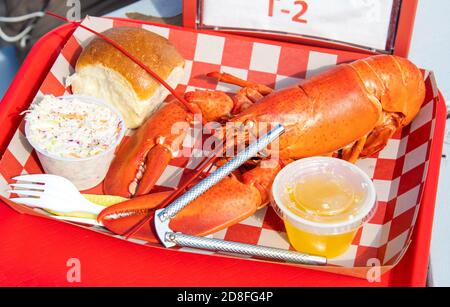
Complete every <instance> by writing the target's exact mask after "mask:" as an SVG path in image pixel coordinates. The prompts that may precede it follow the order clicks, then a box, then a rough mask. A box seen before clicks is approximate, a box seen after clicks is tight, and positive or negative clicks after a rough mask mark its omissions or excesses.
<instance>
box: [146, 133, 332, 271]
mask: <svg viewBox="0 0 450 307" xmlns="http://www.w3.org/2000/svg"><path fill="white" fill-rule="evenodd" d="M283 132H284V127H283V126H282V125H278V126H276V127H275V128H274V129H273V130H272V131H270V132H269V133H267V134H266V135H264V136H262V137H261V138H259V139H258V140H256V141H255V142H254V143H252V144H251V145H250V146H248V147H247V148H246V149H245V150H243V151H241V152H240V153H239V154H237V155H236V157H234V158H233V159H232V160H230V161H229V162H227V163H226V164H224V165H223V166H222V167H220V168H219V169H217V170H216V171H215V172H213V173H212V174H211V175H209V176H208V177H206V178H205V179H203V180H202V181H200V182H199V183H198V184H197V185H195V186H194V187H193V188H191V189H190V190H189V191H187V192H186V193H185V194H183V195H182V196H180V197H179V198H177V199H176V200H174V201H173V202H172V203H171V204H170V205H169V206H167V207H166V208H164V209H159V210H156V212H155V218H154V222H155V228H156V233H157V235H158V237H159V239H160V241H161V242H162V243H163V244H164V246H165V247H173V246H182V247H192V248H199V249H205V250H212V251H222V252H231V253H237V254H243V255H250V256H257V257H262V258H268V259H274V260H282V261H286V262H290V263H300V264H309V265H325V264H326V263H327V259H326V258H324V257H320V256H312V255H308V254H303V253H299V252H295V251H288V250H283V249H278V248H271V247H265V246H259V245H253V244H244V243H238V242H231V241H225V240H218V239H212V238H207V237H197V236H191V235H185V234H182V233H175V232H173V231H172V230H171V229H170V227H169V222H170V220H171V219H172V218H173V217H174V216H176V215H177V213H178V212H180V211H181V210H182V209H183V208H184V207H186V206H187V205H188V204H189V203H191V202H192V201H194V200H195V199H196V198H198V197H199V196H200V195H202V194H203V193H205V192H206V191H207V190H208V189H210V188H211V187H212V186H214V185H215V184H217V183H218V182H219V181H221V180H222V179H224V178H225V177H226V176H228V175H229V174H231V173H232V172H233V171H234V170H236V169H237V168H238V167H240V166H241V165H242V164H244V163H245V161H247V160H248V159H250V158H251V157H254V156H255V155H256V154H257V153H258V152H259V151H261V150H263V149H264V148H265V147H266V146H267V145H269V144H270V143H272V142H273V141H274V140H275V139H276V138H278V137H279V136H280V135H281V134H282V133H283Z"/></svg>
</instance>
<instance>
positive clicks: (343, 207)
mask: <svg viewBox="0 0 450 307" xmlns="http://www.w3.org/2000/svg"><path fill="white" fill-rule="evenodd" d="M272 200H273V201H272V204H273V207H274V209H275V210H276V212H277V213H278V215H279V216H280V217H281V218H283V219H287V220H288V221H289V222H290V223H291V224H292V225H293V226H295V227H296V228H298V229H300V230H303V231H307V232H311V233H314V234H319V235H331V234H339V233H345V232H350V231H353V230H355V229H357V228H359V227H360V226H361V225H363V223H364V222H366V221H367V220H369V219H370V218H371V217H372V216H373V213H374V212H375V209H376V191H375V187H374V185H373V182H372V181H371V179H370V178H369V176H367V174H366V173H364V172H363V171H362V170H361V169H360V168H358V167H357V166H355V165H354V164H351V163H349V162H346V161H343V160H339V159H335V158H327V157H314V158H307V159H302V160H298V161H296V162H294V163H291V164H289V165H287V166H286V167H285V168H283V169H282V170H281V172H280V173H279V174H278V175H277V177H276V178H275V181H274V183H273V186H272Z"/></svg>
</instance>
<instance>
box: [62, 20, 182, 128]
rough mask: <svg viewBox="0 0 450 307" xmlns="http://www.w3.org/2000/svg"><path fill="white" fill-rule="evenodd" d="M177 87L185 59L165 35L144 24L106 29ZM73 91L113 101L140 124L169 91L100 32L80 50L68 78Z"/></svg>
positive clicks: (128, 123)
mask: <svg viewBox="0 0 450 307" xmlns="http://www.w3.org/2000/svg"><path fill="white" fill-rule="evenodd" d="M103 34H104V35H105V36H107V37H108V38H110V39H112V40H114V41H116V42H117V43H119V44H120V45H121V46H122V47H124V48H125V49H126V50H127V51H128V52H130V53H131V54H132V55H133V56H135V57H136V58H138V59H139V60H140V61H142V63H144V64H145V65H146V66H147V67H149V68H150V69H152V70H153V71H154V72H155V73H157V74H158V75H159V76H160V77H161V78H162V79H164V80H165V81H166V82H167V83H168V84H169V85H170V86H172V87H173V88H175V87H176V86H177V85H178V82H179V81H180V79H181V77H182V76H183V73H184V69H183V68H184V59H183V57H182V56H181V55H180V54H179V53H178V51H177V50H176V49H175V47H174V46H173V45H172V44H171V43H170V42H169V41H168V40H167V39H165V38H164V37H162V36H159V35H157V34H155V33H153V32H150V31H147V30H145V29H142V28H134V27H117V28H112V29H110V30H107V31H105V32H103ZM67 85H71V86H72V92H73V93H74V94H81V95H88V96H93V97H96V98H99V99H103V100H105V101H107V102H109V103H111V104H112V105H114V106H115V107H116V108H117V109H118V110H119V111H120V112H121V113H122V116H123V117H124V119H125V124H126V126H127V128H137V127H139V126H140V125H142V124H143V122H144V121H145V119H146V118H147V117H148V116H149V115H150V114H152V113H153V112H154V111H155V110H156V109H157V108H158V107H159V105H160V104H161V103H162V102H163V100H164V99H165V98H166V97H167V96H168V94H169V91H167V89H165V88H164V87H163V86H162V85H161V84H160V83H159V82H158V81H156V80H155V79H153V78H152V77H151V76H150V75H149V74H148V73H147V72H146V71H145V70H144V69H142V68H141V67H140V66H139V65H137V64H136V63H134V62H133V61H132V60H131V59H130V58H128V57H127V56H126V55H124V54H123V53H122V52H120V51H119V50H117V49H116V48H115V47H114V46H112V45H111V44H109V43H108V42H107V41H105V40H103V39H102V38H100V37H96V38H94V39H93V40H92V41H91V42H90V43H89V44H88V45H87V46H86V48H85V49H84V50H83V51H82V52H81V54H80V57H79V58H78V61H77V63H76V66H75V74H73V75H72V76H70V77H69V78H68V80H67Z"/></svg>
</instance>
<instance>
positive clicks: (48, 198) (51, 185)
mask: <svg viewBox="0 0 450 307" xmlns="http://www.w3.org/2000/svg"><path fill="white" fill-rule="evenodd" d="M13 179H14V180H16V181H18V182H20V183H12V184H10V186H11V187H13V188H14V189H11V190H9V191H8V192H9V193H13V194H17V195H19V196H20V197H17V198H10V200H12V201H14V202H16V203H19V204H23V205H26V206H29V207H32V208H41V209H46V210H51V211H55V212H60V213H70V212H85V213H90V214H95V215H97V214H99V213H100V212H101V211H102V210H103V209H105V207H104V206H100V205H97V204H94V203H92V202H90V201H89V200H87V199H86V198H84V197H83V195H81V193H80V192H79V191H78V189H77V188H76V187H75V186H74V185H73V183H72V182H70V181H69V180H68V179H66V178H64V177H61V176H56V175H49V174H39V175H22V176H17V177H14V178H13ZM55 217H56V216H55ZM58 219H65V220H70V221H74V222H75V221H78V222H84V223H85V224H87V223H89V222H90V221H89V219H80V218H71V217H67V218H66V217H62V216H58ZM89 224H92V225H99V223H97V222H96V221H94V220H92V222H91V223H89Z"/></svg>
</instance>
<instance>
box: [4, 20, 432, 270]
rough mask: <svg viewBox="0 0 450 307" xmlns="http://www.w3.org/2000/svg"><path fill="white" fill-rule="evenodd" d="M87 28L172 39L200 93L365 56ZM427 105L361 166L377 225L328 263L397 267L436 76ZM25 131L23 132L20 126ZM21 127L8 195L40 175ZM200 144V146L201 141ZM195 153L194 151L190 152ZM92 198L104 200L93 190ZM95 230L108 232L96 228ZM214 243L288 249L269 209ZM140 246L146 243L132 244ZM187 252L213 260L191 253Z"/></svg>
mask: <svg viewBox="0 0 450 307" xmlns="http://www.w3.org/2000/svg"><path fill="white" fill-rule="evenodd" d="M83 24H84V25H86V26H88V27H91V28H93V29H95V30H96V31H99V32H101V31H104V30H107V29H109V28H112V27H118V26H135V27H141V26H142V27H143V28H145V29H147V30H150V31H153V32H155V33H157V34H159V35H162V36H164V37H166V38H168V39H169V40H170V41H171V42H172V43H173V44H174V45H175V46H176V47H177V48H178V50H179V51H180V53H181V54H182V55H183V57H184V58H185V59H186V69H185V71H186V72H185V76H184V78H183V80H182V81H181V85H179V87H178V88H177V90H178V91H181V92H183V91H192V90H195V89H209V90H223V91H227V92H234V91H235V90H236V89H237V88H236V87H235V86H231V85H226V84H223V83H217V82H214V81H213V80H210V79H208V78H205V74H206V73H208V72H211V71H218V70H221V71H225V72H228V73H231V74H234V75H236V76H238V77H240V78H243V79H248V80H250V81H253V82H259V83H264V84H267V85H270V86H272V87H274V88H275V89H279V88H283V87H286V86H288V85H291V84H295V83H297V82H298V81H300V80H301V79H303V78H307V77H309V76H311V75H313V74H316V73H317V72H319V71H321V70H323V69H324V68H327V67H330V66H332V65H336V64H338V63H342V62H348V61H351V60H356V59H358V58H362V57H364V56H363V55H361V54H358V53H351V52H344V51H338V50H327V49H319V48H312V47H308V46H300V45H293V44H286V43H277V42H267V41H262V40H257V39H251V38H239V37H236V36H223V35H211V34H199V33H197V32H194V31H191V30H184V29H180V28H168V27H164V26H153V25H142V24H140V23H134V22H125V21H117V20H112V19H105V18H96V17H87V18H86V19H85V20H84V21H83ZM92 37H93V34H91V33H90V32H88V31H86V30H84V29H82V28H78V29H77V30H76V31H75V32H74V33H73V35H72V36H71V37H70V39H69V40H68V42H67V44H66V45H65V47H64V48H63V49H62V51H61V53H60V55H59V57H58V58H57V59H56V61H55V63H54V65H53V67H52V69H51V70H50V72H49V74H48V75H47V77H46V79H45V80H44V82H43V83H42V85H41V87H40V90H39V93H38V95H43V94H53V95H63V94H65V93H68V91H67V89H66V88H65V85H64V84H65V79H66V77H67V76H69V75H71V74H72V73H73V72H74V65H75V63H76V60H77V58H78V56H79V54H80V52H81V50H82V48H83V47H84V46H86V44H87V43H88V42H89V40H90V39H92ZM424 75H425V79H426V85H427V93H428V94H427V99H426V102H425V104H424V106H423V107H422V110H421V112H420V114H419V115H418V117H417V118H416V119H415V120H414V122H413V123H412V124H411V126H409V127H406V128H405V129H403V131H401V133H398V134H397V135H395V137H394V138H393V139H391V140H389V143H388V145H387V147H386V148H385V149H384V150H383V151H382V152H380V153H379V154H377V155H376V156H373V157H370V158H368V159H364V160H360V161H359V162H358V166H359V167H361V168H362V169H363V170H364V171H365V172H367V174H368V175H369V176H370V177H371V178H372V179H373V181H374V183H375V186H376V189H377V193H378V210H377V212H376V214H375V216H374V217H373V218H372V220H371V221H370V222H369V223H367V224H366V225H365V226H364V227H363V228H362V229H361V230H360V231H359V232H358V234H357V236H356V238H355V239H354V241H353V244H352V245H351V247H350V248H349V249H348V251H347V252H346V253H345V254H344V255H342V256H340V257H339V258H336V259H332V260H331V261H330V263H331V264H333V265H337V266H344V267H366V266H369V264H368V261H369V260H370V259H373V258H376V259H379V261H380V262H381V263H382V264H383V265H393V264H395V263H396V262H398V260H399V259H400V256H401V255H402V254H403V252H404V251H405V249H406V248H407V246H408V245H409V242H410V237H411V233H412V230H413V227H414V224H415V221H416V218H417V214H418V212H419V204H420V200H421V196H422V190H423V186H424V182H425V179H426V176H427V167H428V160H429V155H430V147H431V138H432V136H433V132H434V118H435V112H436V111H435V110H436V102H437V98H436V97H437V90H436V88H435V86H434V84H435V83H434V80H433V78H432V75H430V74H429V73H428V72H425V73H424ZM22 126H23V125H22ZM22 126H21V127H19V128H18V130H17V132H16V133H15V135H14V137H13V138H12V140H11V143H10V144H9V146H8V148H7V150H6V152H5V154H4V156H3V158H2V160H1V161H0V189H1V190H0V192H1V194H2V195H5V196H9V195H8V194H7V192H6V190H7V189H8V186H7V184H8V183H11V182H12V180H11V178H12V177H13V176H16V175H18V174H26V173H42V169H41V167H40V165H39V162H38V159H37V156H36V155H35V154H34V152H33V151H32V148H31V146H30V145H29V144H28V143H27V141H26V139H25V137H24V133H23V127H22ZM195 143H196V142H195V140H194V139H193V137H192V136H188V137H187V138H186V139H185V141H184V144H183V145H184V146H185V149H186V150H192V149H193V151H194V152H195ZM197 143H198V142H197ZM193 147H194V148H193ZM197 161H198V158H195V157H191V158H176V159H174V160H173V161H172V162H171V163H170V165H169V166H168V168H167V170H166V171H165V173H164V174H163V175H162V177H161V178H160V179H159V180H158V182H157V187H156V189H155V191H161V190H169V189H173V188H175V187H177V186H178V185H179V184H180V182H182V181H184V180H186V179H187V178H189V176H190V175H191V173H192V169H193V168H195V166H196V165H197V164H196V162H197ZM89 192H90V193H99V194H100V193H102V191H101V187H100V186H99V187H96V188H94V189H92V190H91V191H89ZM95 228H96V230H97V231H99V230H100V231H103V232H106V233H109V232H108V231H107V230H104V229H102V228H101V229H99V228H98V227H95ZM214 237H215V238H219V239H226V240H231V241H238V242H245V243H252V244H259V245H264V246H271V247H277V248H283V249H289V248H290V245H289V243H288V241H287V238H286V234H285V229H284V226H283V223H282V221H281V220H280V219H279V218H278V217H277V216H276V214H275V213H274V211H273V210H272V208H270V207H266V208H264V209H261V210H259V211H258V212H256V213H255V214H254V215H253V216H251V217H250V218H248V219H246V220H245V221H243V222H241V223H239V224H236V225H234V226H231V227H229V228H228V229H225V230H222V231H220V232H218V233H215V234H214ZM132 241H133V242H136V243H140V244H148V243H146V242H143V241H139V240H132ZM182 250H186V251H191V252H201V253H207V254H213V252H205V251H198V250H193V249H185V248H183V249H182Z"/></svg>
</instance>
